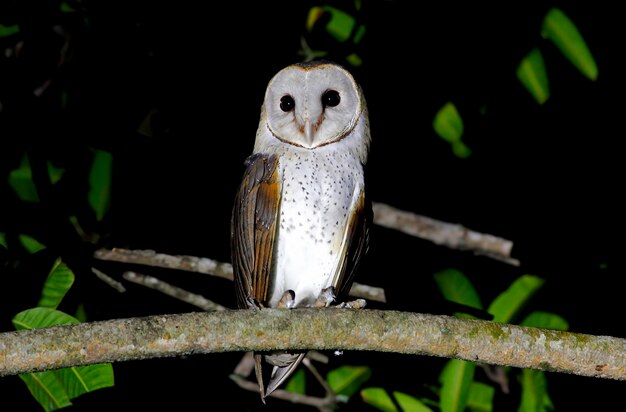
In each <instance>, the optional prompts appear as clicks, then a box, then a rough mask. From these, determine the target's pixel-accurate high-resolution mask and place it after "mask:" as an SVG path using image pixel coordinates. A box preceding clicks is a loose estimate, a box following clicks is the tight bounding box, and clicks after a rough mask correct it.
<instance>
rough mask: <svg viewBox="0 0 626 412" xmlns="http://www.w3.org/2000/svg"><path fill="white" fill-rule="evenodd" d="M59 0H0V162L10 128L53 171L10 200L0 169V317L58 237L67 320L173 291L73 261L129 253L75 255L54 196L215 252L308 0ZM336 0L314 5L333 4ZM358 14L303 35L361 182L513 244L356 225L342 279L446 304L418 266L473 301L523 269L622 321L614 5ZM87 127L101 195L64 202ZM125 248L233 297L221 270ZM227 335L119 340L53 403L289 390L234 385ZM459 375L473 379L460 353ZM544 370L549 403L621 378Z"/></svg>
mask: <svg viewBox="0 0 626 412" xmlns="http://www.w3.org/2000/svg"><path fill="white" fill-rule="evenodd" d="M82 4H83V6H84V10H83V11H82V12H80V13H82V14H81V16H86V18H87V19H88V20H83V19H82V17H81V18H76V15H75V14H70V15H67V14H60V13H57V12H56V10H57V9H55V8H54V7H57V8H58V4H55V3H54V2H43V1H40V2H38V1H30V2H24V3H20V4H17V3H3V5H2V6H0V23H2V24H5V25H10V24H15V23H16V22H19V24H20V29H21V31H20V36H21V38H20V40H21V41H22V46H21V50H20V54H19V58H15V57H13V58H8V57H7V56H6V55H5V57H4V58H2V57H0V102H1V103H2V110H1V111H0V145H2V150H0V172H1V173H2V175H3V176H5V175H6V173H8V171H9V170H11V169H13V168H15V167H16V166H17V165H18V164H19V160H20V159H21V156H22V154H23V152H24V150H28V151H29V154H30V155H31V156H32V158H34V159H52V160H53V161H55V162H58V163H59V164H61V165H62V166H63V167H65V168H66V170H67V171H66V177H65V178H67V180H68V181H67V182H66V183H64V184H63V186H61V187H60V188H57V189H55V190H54V191H52V190H51V191H50V192H49V193H44V194H43V196H41V198H42V202H41V204H40V205H33V206H24V204H22V203H20V202H18V201H17V199H16V198H15V196H14V194H13V192H12V191H11V189H10V188H9V187H8V185H6V184H5V182H6V179H4V181H3V183H1V185H4V186H0V199H2V202H0V203H1V204H0V231H4V232H8V233H18V232H19V233H29V234H31V235H32V236H34V237H35V238H37V239H38V240H40V241H41V242H42V243H44V244H46V245H47V246H48V249H47V250H46V251H43V252H40V253H38V254H37V255H36V256H34V257H30V258H28V259H23V260H21V261H20V264H19V265H18V266H17V267H16V268H13V269H11V270H7V271H6V273H7V275H4V276H3V279H2V282H3V286H2V287H1V288H0V289H1V290H2V297H1V298H2V303H1V304H0V305H1V306H0V309H1V313H0V314H1V315H2V319H1V320H0V322H2V323H1V324H2V329H3V330H11V329H12V326H11V324H10V319H11V317H12V316H13V314H15V313H16V312H18V311H20V310H23V309H25V308H28V307H31V306H34V305H35V304H36V302H37V299H38V296H39V295H38V294H39V292H40V288H41V284H42V282H43V279H44V278H45V275H46V273H47V269H46V268H47V267H48V266H49V264H50V262H51V261H52V260H53V259H54V258H55V257H56V256H59V255H61V256H62V257H63V259H64V260H65V261H67V262H68V264H69V265H70V267H72V269H73V270H74V271H75V272H76V274H77V278H78V280H77V282H76V285H75V287H74V288H73V289H72V291H71V293H70V295H69V296H68V298H67V302H64V304H66V305H67V307H68V308H69V307H71V305H72V304H76V303H79V302H82V303H84V304H85V306H86V309H87V314H88V316H89V320H101V319H111V318H124V317H132V316H143V315H151V314H160V313H175V312H188V311H194V310H196V309H195V308H194V307H191V306H189V305H186V304H183V303H180V302H177V301H175V300H173V299H170V298H167V297H164V296H162V295H159V294H158V293H156V292H153V291H149V290H145V289H144V288H142V287H139V286H134V285H132V284H127V287H128V292H127V293H125V294H118V293H117V292H115V291H113V290H112V289H110V288H109V287H107V286H106V285H104V284H102V283H101V282H98V281H97V280H95V278H94V277H93V275H91V274H90V271H89V269H90V267H91V266H96V267H98V268H100V269H101V270H104V271H105V272H107V273H108V274H110V275H111V276H113V277H116V278H120V277H121V273H122V272H123V271H124V270H126V269H128V266H125V265H121V264H114V263H105V262H94V261H92V260H91V258H90V256H91V252H92V251H93V248H94V247H95V246H94V245H92V244H91V243H89V242H85V241H83V240H81V239H79V238H77V236H76V234H75V232H73V231H72V229H71V227H69V226H68V224H67V222H66V219H64V218H63V216H65V215H69V214H76V215H78V217H79V219H82V220H81V222H83V225H84V226H85V228H86V229H87V230H89V231H93V232H97V233H100V234H101V235H102V236H103V237H102V238H101V239H100V241H99V243H98V245H97V246H105V247H126V248H132V249H154V250H157V251H160V252H163V253H169V254H186V255H196V256H206V257H211V258H213V259H216V260H219V261H229V260H230V257H229V255H230V251H229V219H230V209H231V206H232V199H233V196H234V193H235V190H236V188H237V185H238V183H239V179H240V178H241V174H242V172H243V160H244V159H245V158H246V156H248V155H249V154H250V153H251V151H252V147H253V143H254V136H255V132H256V128H257V125H258V116H259V109H260V105H261V102H262V98H263V93H264V91H265V86H266V84H267V82H268V81H269V79H270V78H271V76H272V75H273V74H274V73H275V72H276V71H278V70H279V69H281V68H282V67H284V66H285V65H287V64H290V63H293V62H296V61H299V60H300V59H301V56H299V55H298V54H297V51H298V49H299V48H300V36H303V35H306V30H305V21H306V16H307V12H308V9H309V8H310V7H311V6H313V5H317V4H318V3H316V2H311V1H306V2H304V1H303V2H271V3H266V2H251V3H250V4H239V3H234V2H233V3H228V5H225V4H219V5H217V4H213V3H206V4H204V5H203V7H202V8H200V6H199V4H200V3H196V2H182V3H181V2H176V3H175V2H165V3H161V2H151V1H131V2H122V1H117V2H116V1H107V2H97V1H90V2H87V1H84V2H83V3H82ZM320 4H321V3H320ZM351 4H352V3H350V2H348V3H345V4H344V3H341V4H336V6H338V7H342V6H345V7H344V8H346V9H347V10H348V11H349V10H350V7H351ZM550 7H559V8H561V10H563V11H564V12H565V13H566V14H567V15H568V16H569V17H570V18H571V19H572V20H573V21H574V23H575V24H576V25H577V27H578V29H579V30H580V32H581V34H582V35H583V37H584V38H585V40H586V42H587V45H588V46H589V48H590V50H591V52H592V54H593V55H594V57H595V60H596V62H597V64H598V68H599V77H598V79H597V81H595V82H592V81H590V80H588V79H587V78H585V77H584V76H583V75H582V74H580V73H579V72H578V71H577V69H576V68H574V66H572V65H571V64H570V63H569V62H568V61H567V60H566V59H565V58H564V57H563V55H562V54H561V53H560V51H559V50H558V49H557V48H556V47H555V46H554V45H553V44H552V43H550V42H548V41H546V40H544V39H542V38H541V35H540V31H541V22H542V20H543V16H544V15H545V14H546V12H547V11H548V10H549V8H550ZM357 16H358V18H359V20H360V22H362V23H363V24H365V25H366V27H367V33H366V36H365V38H364V39H363V41H362V42H361V43H359V45H350V44H348V45H339V44H337V43H336V42H333V41H332V40H331V39H328V38H324V37H323V36H317V37H315V36H313V35H311V36H312V37H310V40H312V41H314V43H313V44H311V46H312V47H313V48H318V49H326V50H330V54H329V55H328V56H327V57H328V58H330V59H332V60H335V61H338V62H340V63H342V64H346V66H347V67H349V68H350V69H351V71H352V72H353V73H354V75H355V77H356V78H357V79H358V80H359V81H360V83H361V84H362V86H363V88H364V91H365V95H366V98H367V102H368V107H369V111H370V122H371V128H372V136H373V144H372V149H371V156H370V161H369V165H368V178H369V184H370V186H369V193H370V195H371V198H372V199H373V200H374V201H379V202H385V203H389V204H392V205H394V206H396V207H399V208H403V209H406V210H411V211H413V212H416V213H420V214H424V215H427V216H431V217H434V218H437V219H441V220H445V221H450V222H457V223H461V224H463V225H465V226H467V227H470V228H472V229H474V230H477V231H482V232H485V233H490V234H494V235H498V236H502V237H504V238H507V239H511V240H513V241H514V244H515V246H514V250H513V255H514V257H516V258H518V259H520V260H521V262H522V264H521V266H520V267H512V266H509V265H506V264H503V263H501V262H497V261H494V260H491V259H489V258H486V257H479V256H473V255H471V254H469V253H466V252H459V251H452V250H448V249H445V248H441V247H438V246H434V245H432V244H430V243H428V242H426V241H422V240H419V239H416V238H412V237H409V236H406V235H403V234H400V233H398V232H394V231H390V230H387V229H383V228H380V227H375V228H374V230H373V235H372V236H373V244H372V247H371V250H370V254H369V256H368V259H369V260H368V264H366V265H365V268H364V270H363V271H362V272H361V274H360V275H359V277H358V281H360V282H362V283H367V284H372V285H377V286H382V287H384V288H385V290H386V292H387V298H388V304H386V305H379V304H375V303H373V304H371V305H370V307H375V308H386V309H399V310H407V311H414V312H427V313H436V314H444V313H445V314H449V313H451V311H452V309H451V308H450V307H449V306H447V305H446V304H445V303H444V301H443V299H442V298H441V297H440V294H439V293H438V292H437V289H436V286H435V284H434V282H433V280H432V274H433V273H435V272H437V271H440V270H443V269H446V268H450V267H453V268H457V269H459V270H461V271H463V272H464V273H465V274H466V275H467V276H468V277H469V278H470V279H471V280H472V282H474V285H475V286H476V287H477V289H478V291H479V293H480V294H481V298H482V300H483V303H485V304H488V303H489V302H490V301H491V300H492V299H493V298H494V297H495V296H496V295H497V294H498V293H499V292H501V291H502V290H504V289H505V288H506V287H507V286H508V285H509V284H510V283H511V282H512V281H513V280H514V279H515V278H517V277H518V276H520V275H522V274H525V273H530V274H534V275H537V276H541V277H543V278H545V279H546V284H545V286H544V287H543V288H542V290H541V291H540V292H539V293H538V294H537V295H536V296H535V298H534V299H533V301H532V302H531V304H530V306H529V308H528V309H529V311H530V310H547V311H553V312H555V313H558V314H559V315H561V316H563V317H564V318H565V319H566V320H567V321H568V322H569V324H570V329H571V330H573V331H576V332H582V333H590V334H597V335H611V336H618V337H626V330H625V329H624V326H623V321H622V315H623V304H622V300H623V296H624V293H623V289H622V288H621V287H620V284H621V280H622V279H620V277H621V276H623V275H624V273H625V272H624V269H625V267H624V266H625V265H624V250H625V246H626V236H625V233H626V232H625V228H626V224H625V223H626V222H625V219H624V210H625V206H626V204H625V203H626V202H625V201H624V200H623V199H622V192H623V187H624V185H623V178H624V176H625V174H624V167H623V164H624V163H623V155H624V152H623V146H624V144H623V140H624V136H623V124H622V122H621V118H620V116H621V115H622V113H623V109H624V107H623V103H622V102H623V96H624V90H623V87H622V76H623V73H624V68H625V67H624V64H623V63H621V60H622V56H620V55H619V51H621V50H623V44H622V43H623V36H622V34H623V33H622V32H621V31H620V30H619V29H618V28H619V27H620V20H619V16H618V13H617V12H616V10H615V8H610V7H608V6H606V5H602V6H600V5H597V4H591V3H589V2H582V1H577V2H545V3H543V4H535V3H526V2H524V3H515V4H508V3H507V5H506V6H504V5H501V4H500V5H498V6H493V5H487V4H479V5H476V4H466V3H461V2H458V3H457V2H441V3H437V4H431V3H428V5H419V6H418V5H414V4H413V2H403V1H363V8H362V10H361V11H360V12H359V13H357ZM86 21H87V23H85V22H86ZM55 25H60V26H61V27H63V28H64V32H65V33H66V34H67V35H69V36H70V43H69V44H70V50H71V54H70V55H69V57H68V60H67V61H66V62H65V63H64V64H63V65H62V66H61V67H58V66H57V63H58V56H59V49H60V48H61V47H62V44H63V38H62V36H59V34H57V33H55V32H54V31H53V29H52V28H53V27H54V26H55ZM318 34H319V33H318ZM0 46H3V47H4V48H7V47H13V46H15V39H7V38H4V39H0ZM533 47H539V48H540V50H541V52H542V53H543V56H544V59H545V62H546V67H547V70H548V76H549V80H550V86H551V92H552V96H551V97H550V99H549V100H548V101H547V102H546V103H545V104H544V105H538V104H537V103H536V102H535V101H534V99H533V98H532V97H531V96H530V94H529V93H528V92H527V91H526V90H525V89H524V88H523V86H522V85H521V83H519V81H518V80H517V79H516V77H515V70H516V68H517V65H518V64H519V62H520V60H521V59H522V58H523V57H524V56H525V55H526V54H527V53H528V52H530V50H531V49H532V48H533ZM352 51H357V52H358V53H359V55H360V56H361V57H362V58H363V61H364V63H363V65H362V66H360V67H357V68H354V67H350V66H348V65H347V63H346V62H345V61H344V60H343V57H344V56H345V55H347V54H349V53H350V52H352ZM46 80H51V83H50V86H49V88H48V89H47V90H46V92H44V94H43V95H42V96H41V97H35V96H34V95H33V93H32V91H33V89H35V88H37V87H39V86H40V85H41V84H42V83H44V82H45V81H46ZM63 94H65V95H66V99H67V100H66V106H65V107H64V108H63V107H61V105H60V104H59V101H60V99H61V96H62V95H63ZM447 101H452V102H454V103H455V105H456V106H457V108H458V109H459V112H460V114H461V116H462V117H463V119H464V123H465V134H464V137H463V139H464V142H465V143H466V144H467V145H468V146H469V147H470V148H471V149H472V150H473V153H472V156H471V157H470V158H468V159H465V160H463V159H459V158H456V157H455V156H454V155H453V154H452V151H451V149H450V145H449V144H448V143H446V142H445V141H443V140H441V139H440V138H438V137H437V136H436V134H435V133H434V131H433V129H432V119H433V116H434V115H435V113H436V112H437V110H439V109H440V108H441V106H443V104H445V103H446V102H447ZM151 112H152V113H153V116H152V117H151V121H152V126H151V136H145V135H143V134H141V133H138V132H137V129H138V126H139V125H140V124H141V122H142V121H143V119H144V118H145V117H146V115H147V114H148V113H151ZM89 148H97V149H103V150H108V151H110V152H111V153H112V154H113V158H114V176H113V192H112V203H111V209H110V211H109V214H108V215H107V217H106V218H105V220H104V221H103V222H100V223H98V222H96V221H95V219H94V218H93V216H92V215H90V212H89V209H88V206H86V203H85V193H86V190H87V187H86V182H84V178H85V176H84V173H81V171H84V170H88V169H86V168H87V167H88V165H89V164H90V161H91V160H90V157H89V154H90V153H91V152H90V151H89ZM65 178H64V179H65ZM3 253H4V254H7V253H8V252H6V251H3ZM135 269H141V270H142V271H143V273H148V274H151V275H154V276H158V277H160V278H162V279H164V280H167V281H170V282H172V283H175V284H176V285H179V286H182V287H186V288H188V289H191V290H193V291H195V292H197V293H201V294H203V295H205V296H206V297H208V298H210V299H213V300H215V301H217V302H219V303H221V304H223V305H227V306H231V307H234V305H235V304H234V292H233V290H232V285H231V284H230V283H228V282H226V281H222V280H219V279H213V278H209V277H206V276H202V275H196V274H189V273H183V272H176V271H167V270H157V269H146V268H135ZM70 310H71V309H68V311H70ZM240 355H241V354H238V353H229V354H215V355H207V356H193V357H188V358H184V359H165V360H149V361H141V362H139V361H136V362H124V363H119V364H116V365H115V366H114V368H115V377H116V386H115V388H113V389H105V390H101V391H97V392H95V393H92V394H88V395H85V396H83V397H81V398H78V399H77V400H76V401H75V402H74V403H75V407H74V410H96V409H102V410H105V409H106V410H110V409H112V408H115V407H118V408H119V407H127V408H134V407H142V408H145V409H153V410H168V409H172V408H177V409H180V410H185V409H191V408H194V409H196V408H203V409H204V408H206V409H207V410H211V409H213V408H214V407H215V406H216V405H217V403H223V402H226V403H227V404H228V409H231V410H276V409H279V408H286V409H290V408H292V406H291V405H286V404H284V403H281V402H280V401H273V400H269V401H268V403H269V405H270V406H269V407H265V408H263V407H261V404H260V401H259V400H258V397H257V395H255V394H253V393H247V392H243V391H241V390H239V389H238V388H237V387H236V386H235V385H234V384H233V383H232V382H231V381H230V380H229V379H228V374H229V373H231V372H232V369H233V368H234V366H235V364H236V363H237V361H238V360H239V358H240ZM443 363H444V360H443V359H433V358H426V357H407V356H400V355H393V354H381V353H345V354H344V356H343V358H331V364H330V365H328V366H323V365H322V366H321V367H320V368H321V369H322V371H323V372H326V371H327V370H330V369H332V368H334V367H336V366H339V365H342V364H357V365H361V364H367V365H369V366H371V367H372V369H373V376H372V378H371V379H370V381H369V383H368V385H372V386H385V387H386V388H388V389H393V390H400V391H404V392H407V393H412V394H417V395H428V390H427V389H425V388H424V384H436V379H437V375H438V373H439V371H440V368H441V366H442V365H443ZM400 372H401V373H400ZM476 376H477V379H478V380H483V381H485V380H486V378H485V376H484V373H483V372H482V371H480V370H478V371H477V375H476ZM511 376H514V375H511ZM548 385H549V391H550V394H551V397H552V400H553V403H554V405H555V407H556V409H557V410H569V409H571V408H572V407H577V408H580V409H584V408H593V409H603V408H608V407H609V406H612V405H614V403H615V402H618V401H619V399H620V398H618V396H619V395H620V393H619V390H620V389H622V388H623V383H620V382H614V381H607V380H600V379H592V378H586V377H578V376H570V375H564V374H555V373H549V374H548ZM511 386H512V390H513V393H512V394H511V395H510V396H505V395H503V394H498V395H497V399H496V405H495V406H496V410H516V409H517V405H518V398H516V397H517V396H519V388H518V387H517V382H515V381H512V382H511ZM0 393H2V394H3V395H5V399H11V400H13V401H15V402H16V403H17V404H18V405H20V410H38V408H39V406H38V405H36V403H35V402H34V401H32V400H31V399H29V395H28V393H27V390H26V389H25V386H24V385H23V384H22V383H21V381H20V380H19V379H18V378H17V377H8V378H3V379H2V381H1V382H0ZM198 405H200V406H198ZM350 406H351V407H352V409H354V410H357V409H358V408H362V405H359V404H358V403H351V404H350V405H349V407H347V408H346V409H347V410H349V409H350ZM221 409H223V407H222V408H221ZM303 410H306V408H303Z"/></svg>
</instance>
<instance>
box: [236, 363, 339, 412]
mask: <svg viewBox="0 0 626 412" xmlns="http://www.w3.org/2000/svg"><path fill="white" fill-rule="evenodd" d="M230 379H232V380H233V382H235V383H236V384H237V386H239V387H240V388H242V389H245V390H247V391H250V392H256V393H258V392H259V384H258V383H256V382H252V381H249V380H247V379H246V378H244V377H242V376H239V375H237V374H234V373H233V374H231V375H230ZM269 397H270V398H276V399H282V400H285V401H289V402H292V403H297V404H301V405H307V406H313V407H316V408H317V409H319V410H320V412H326V411H330V410H332V409H329V407H330V406H331V405H334V402H333V400H332V399H330V398H328V397H325V398H318V397H316V396H309V395H303V394H300V393H294V392H287V391H286V390H284V389H276V390H275V391H274V392H272V393H271V394H270V395H269Z"/></svg>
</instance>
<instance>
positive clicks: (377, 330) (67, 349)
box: [0, 308, 626, 380]
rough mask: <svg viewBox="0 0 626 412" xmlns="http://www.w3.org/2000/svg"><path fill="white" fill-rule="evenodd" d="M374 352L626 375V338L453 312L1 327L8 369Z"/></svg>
mask: <svg viewBox="0 0 626 412" xmlns="http://www.w3.org/2000/svg"><path fill="white" fill-rule="evenodd" d="M282 349H284V350H294V349H312V350H334V349H344V350H367V351H380V352H397V353H406V354H419V355H431V356H442V357H451V358H458V359H464V360H468V361H472V362H477V363H487V364H494V365H509V366H514V367H519V368H532V369H541V370H549V371H553V372H564V373H573V374H577V375H583V376H593V377H599V378H609V379H617V380H626V339H620V338H614V337H609V336H592V335H584V334H579V333H570V332H563V331H555V330H545V329H537V328H530V327H522V326H515V325H509V324H502V323H495V322H488V321H481V320H474V319H458V318H454V317H449V316H434V315H426V314H417V313H408V312H398V311H380V310H368V309H361V310H347V309H334V308H332V309H325V310H319V309H308V308H307V309H292V310H282V309H263V310H260V311H257V310H232V311H221V312H202V313H187V314H173V315H161V316H149V317H143V318H130V319H118V320H110V321H103V322H93V323H79V324H72V325H63V326H54V327H50V328H44V329H32V330H21V331H16V332H7V333H2V334H0V376H4V375H12V374H18V373H26V372H35V371H42V370H47V369H55V368H62V367H69V366H79V365H88V364H94V363H103V362H115V361H127V360H133V359H146V358H155V357H166V356H178V355H183V354H185V355H189V354H200V353H212V352H227V351H252V350H258V351H259V350H282Z"/></svg>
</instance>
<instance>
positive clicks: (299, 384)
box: [285, 368, 306, 395]
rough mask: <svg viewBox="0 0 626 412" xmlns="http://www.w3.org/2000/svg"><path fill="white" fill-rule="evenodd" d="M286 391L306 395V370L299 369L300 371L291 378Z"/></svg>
mask: <svg viewBox="0 0 626 412" xmlns="http://www.w3.org/2000/svg"><path fill="white" fill-rule="evenodd" d="M285 390H286V391H287V392H293V393H300V394H303V395H304V394H305V393H306V375H305V374H304V369H302V368H300V369H298V371H297V372H296V373H294V374H293V375H292V376H291V378H290V379H289V381H288V382H287V385H285Z"/></svg>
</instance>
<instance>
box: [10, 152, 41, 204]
mask: <svg viewBox="0 0 626 412" xmlns="http://www.w3.org/2000/svg"><path fill="white" fill-rule="evenodd" d="M9 185H10V186H11V188H12V189H13V191H14V192H15V194H16V195H17V197H19V198H20V200H22V201H24V202H33V203H37V202H39V196H38V195H37V188H36V187H35V184H34V183H33V172H32V170H31V168H30V162H29V161H28V156H26V155H24V157H22V162H21V163H20V166H19V167H18V168H17V169H13V170H11V172H10V173H9Z"/></svg>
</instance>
